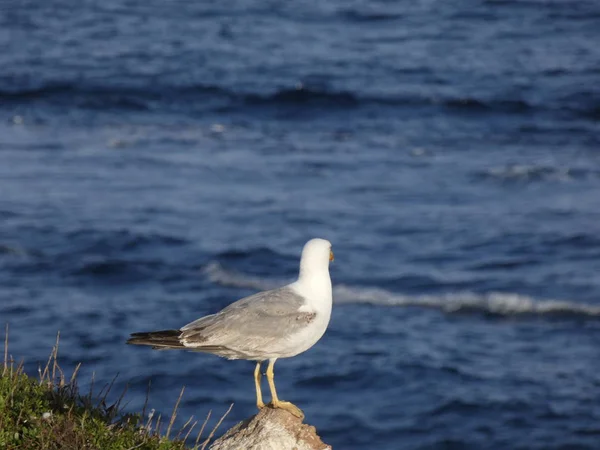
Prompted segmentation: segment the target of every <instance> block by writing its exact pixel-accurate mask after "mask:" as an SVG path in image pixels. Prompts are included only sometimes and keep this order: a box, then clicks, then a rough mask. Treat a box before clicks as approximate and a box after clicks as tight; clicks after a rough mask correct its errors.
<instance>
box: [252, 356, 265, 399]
mask: <svg viewBox="0 0 600 450" xmlns="http://www.w3.org/2000/svg"><path fill="white" fill-rule="evenodd" d="M260 378H261V373H260V361H257V362H256V369H254V385H255V386H256V407H257V408H258V409H263V408H264V407H265V404H264V403H263V399H262V391H261V390H260Z"/></svg>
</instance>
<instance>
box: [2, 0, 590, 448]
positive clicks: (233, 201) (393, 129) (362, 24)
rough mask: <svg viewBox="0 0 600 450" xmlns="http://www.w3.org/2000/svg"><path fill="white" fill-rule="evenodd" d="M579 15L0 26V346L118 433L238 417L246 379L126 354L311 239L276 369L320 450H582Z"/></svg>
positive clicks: (522, 10)
mask: <svg viewBox="0 0 600 450" xmlns="http://www.w3.org/2000/svg"><path fill="white" fill-rule="evenodd" d="M599 21H600V6H599V5H598V3H597V2H593V1H579V0H578V1H574V2H564V1H559V0H551V1H534V0H530V1H528V0H506V1H482V0H479V1H467V2H456V1H445V2H441V1H418V2H396V3H393V2H385V1H374V2H373V1H372V2H366V1H364V0H359V1H355V2H350V3H345V2H336V1H330V0H327V1H323V2H302V3H297V2H296V3H288V4H281V3H278V2H252V1H251V2H238V3H234V4H227V5H224V4H221V3H218V2H195V3H190V2H183V1H173V2H157V1H154V0H150V1H146V2H144V3H142V4H135V3H133V2H128V1H126V0H109V1H106V2H104V3H98V2H80V3H77V4H73V3H72V2H66V1H61V0H50V1H47V2H41V3H40V2H33V1H22V2H12V1H9V2H5V3H4V4H3V5H2V6H0V43H1V44H2V48H3V49H5V50H4V51H3V52H1V53H0V322H1V323H2V324H3V323H10V327H11V338H10V341H11V353H12V354H14V356H15V357H17V358H24V359H25V360H26V362H27V364H28V368H29V369H30V370H31V371H35V368H36V366H37V364H38V362H41V361H45V360H46V358H47V355H48V353H49V351H50V348H51V346H52V344H53V342H54V339H55V335H56V332H57V331H58V330H60V332H61V355H62V363H63V366H64V367H65V368H66V369H67V370H70V369H72V368H73V367H74V366H75V364H76V363H77V362H80V361H81V362H83V367H84V373H83V374H82V379H84V380H85V378H86V376H88V378H89V376H90V375H91V373H92V372H95V379H96V384H100V385H101V384H103V383H107V382H109V381H110V380H111V379H112V378H113V376H114V375H115V374H116V373H117V372H118V373H119V374H120V375H119V380H120V381H119V382H118V384H119V386H117V389H118V388H122V387H124V386H125V384H127V383H128V384H129V391H130V392H129V399H130V403H129V406H128V407H129V408H131V409H135V408H140V407H141V405H142V404H143V401H144V397H145V390H146V387H147V383H148V380H150V379H151V380H152V390H151V396H150V403H151V407H154V408H156V409H157V410H158V411H159V412H162V413H164V414H168V413H169V411H170V409H171V408H172V406H173V404H174V403H175V400H176V398H177V395H178V394H179V389H180V388H181V386H182V385H186V386H187V389H186V393H185V395H184V397H183V400H182V407H181V411H180V417H186V418H187V417H188V416H189V415H191V414H194V415H196V416H201V417H203V416H204V415H205V414H206V413H207V412H208V411H209V410H211V409H212V410H213V414H215V415H219V414H221V413H223V412H224V411H225V410H226V409H227V407H228V406H229V404H230V403H231V402H234V403H235V406H234V408H233V410H232V412H231V414H230V416H229V417H228V418H227V420H226V421H225V426H230V425H232V424H233V423H235V422H236V421H239V420H241V419H243V418H245V417H246V416H248V415H250V414H252V413H253V411H254V405H253V403H254V388H253V380H252V370H253V367H252V364H251V363H248V362H244V361H237V362H229V361H224V360H221V359H218V358H216V357H211V356H207V355H196V354H191V353H177V352H151V351H150V350H147V349H142V348H131V347H128V346H125V345H124V341H125V339H126V337H127V336H128V334H129V333H130V332H133V331H141V330H150V329H160V328H169V327H178V326H181V325H183V324H184V323H187V322H189V321H191V320H193V319H195V318H196V317H199V316H200V315H203V314H207V313H210V312H214V311H216V310H217V309H219V308H221V307H223V306H225V305H226V304H228V303H230V302H231V301H233V300H236V299H237V298H240V297H241V296H244V295H247V294H250V293H252V292H255V291H256V290H259V289H264V288H268V287H271V286H275V285H279V284H281V283H284V282H286V281H288V280H290V279H293V277H294V276H295V274H296V271H297V263H298V256H299V253H300V250H301V248H302V245H303V243H304V242H305V241H306V240H307V239H309V238H311V237H315V236H320V237H324V238H327V239H329V240H331V241H332V242H333V245H334V250H335V254H336V261H335V264H334V265H333V267H332V278H333V281H334V302H335V307H334V311H333V317H332V322H331V325H330V328H329V330H328V332H327V334H326V335H325V337H324V338H323V339H322V340H321V341H320V342H319V343H318V344H317V345H316V346H315V347H314V348H313V349H311V350H310V351H308V352H307V353H305V354H303V355H301V356H298V357H296V358H292V359H290V360H282V361H280V362H279V363H278V364H277V367H278V369H277V379H278V388H279V390H280V394H281V396H282V397H283V398H285V399H287V400H291V401H294V402H296V403H298V404H299V405H300V406H301V407H302V408H303V409H304V410H305V412H306V415H307V421H308V422H309V423H311V424H314V425H315V426H316V427H317V429H318V430H319V432H320V434H321V435H322V437H323V439H324V440H325V441H326V442H329V443H331V444H333V445H334V447H335V448H341V449H366V448H375V447H377V448H385V449H398V448H406V449H483V448H490V449H506V448H514V449H550V448H556V449H558V448H564V449H566V448H569V449H575V448H577V449H595V448H598V446H599V444H598V442H600V441H599V439H600V425H599V424H600V375H599V373H600V362H599V361H600V357H599V356H600V351H599V349H600V295H599V294H600V277H599V276H598V274H599V273H600V226H599V223H600V153H599V148H600V123H599V120H600V88H599V86H600V47H598V45H597V42H598V41H599V40H600V28H599V27H598V22H599Z"/></svg>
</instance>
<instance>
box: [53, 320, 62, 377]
mask: <svg viewBox="0 0 600 450" xmlns="http://www.w3.org/2000/svg"><path fill="white" fill-rule="evenodd" d="M59 341H60V331H58V332H57V333H56V344H55V345H54V351H53V352H52V359H53V360H54V361H52V381H54V380H56V367H57V366H58V363H57V359H58V342H59ZM61 372H62V371H61Z"/></svg>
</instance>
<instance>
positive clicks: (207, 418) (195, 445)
mask: <svg viewBox="0 0 600 450" xmlns="http://www.w3.org/2000/svg"><path fill="white" fill-rule="evenodd" d="M211 414H212V409H211V410H210V411H208V414H207V415H206V419H204V423H203V424H202V428H200V431H199V432H198V436H196V442H194V449H196V448H198V442H200V438H201V437H202V433H203V432H204V427H206V424H207V423H208V421H209V420H210V415H211Z"/></svg>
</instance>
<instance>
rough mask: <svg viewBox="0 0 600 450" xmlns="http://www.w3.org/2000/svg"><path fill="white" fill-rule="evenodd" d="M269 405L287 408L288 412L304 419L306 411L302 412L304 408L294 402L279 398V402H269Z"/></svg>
mask: <svg viewBox="0 0 600 450" xmlns="http://www.w3.org/2000/svg"><path fill="white" fill-rule="evenodd" d="M268 406H270V407H271V408H279V409H285V410H286V411H287V412H289V413H291V414H292V415H294V416H296V417H298V418H299V419H304V413H303V412H302V410H301V409H300V408H298V407H297V406H296V405H294V404H293V403H290V402H283V401H281V400H278V401H277V402H271V403H269V405H268Z"/></svg>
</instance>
